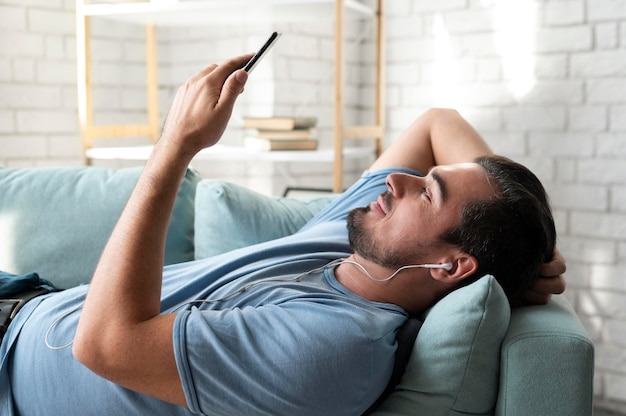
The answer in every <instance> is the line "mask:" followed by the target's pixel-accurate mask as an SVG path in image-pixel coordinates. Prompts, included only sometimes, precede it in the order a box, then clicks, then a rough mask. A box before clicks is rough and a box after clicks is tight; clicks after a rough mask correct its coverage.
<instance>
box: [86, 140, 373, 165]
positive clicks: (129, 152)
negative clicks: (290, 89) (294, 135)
mask: <svg viewBox="0 0 626 416" xmlns="http://www.w3.org/2000/svg"><path fill="white" fill-rule="evenodd" d="M152 148H153V146H134V147H133V146H129V147H94V148H91V149H87V150H86V156H87V157H88V158H90V159H92V160H96V159H97V160H148V157H149V156H150V153H151V152H152ZM372 154H373V152H372V149H371V148H370V147H346V148H344V149H343V157H344V158H345V159H361V158H366V157H371V156H372ZM334 157H335V152H334V151H333V150H332V149H327V150H325V149H320V150H297V151H295V150H294V151H267V152H262V151H258V150H252V149H246V148H244V147H234V146H225V145H219V144H218V145H215V146H213V147H210V148H207V149H203V150H201V151H200V152H199V153H198V154H197V155H196V157H195V158H194V160H214V161H259V162H298V163H306V162H332V161H333V160H334Z"/></svg>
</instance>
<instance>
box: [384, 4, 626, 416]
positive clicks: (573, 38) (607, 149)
mask: <svg viewBox="0 0 626 416" xmlns="http://www.w3.org/2000/svg"><path fill="white" fill-rule="evenodd" d="M504 4H513V3H512V2H507V1H505V0H490V1H486V0H484V1H468V2H464V1H458V2H455V1H447V2H424V1H418V0H407V1H403V2H400V4H399V5H398V7H397V10H396V9H395V8H391V9H389V16H388V27H390V28H394V29H393V30H392V31H391V33H390V34H389V37H388V43H389V55H388V68H389V72H388V92H387V94H388V97H389V98H388V101H387V104H388V109H387V112H388V122H389V125H388V131H389V133H390V134H389V138H388V139H389V141H392V140H393V137H394V136H396V135H397V133H398V132H399V131H401V129H402V127H403V125H402V123H405V124H406V121H407V120H408V119H410V118H413V117H415V116H417V115H418V114H419V112H420V111H421V110H422V109H423V108H424V107H428V106H429V105H433V104H437V101H436V100H437V98H438V97H437V96H436V88H435V82H436V79H435V78H434V77H433V76H431V68H433V67H436V65H437V63H436V62H435V60H436V59H437V54H436V53H435V51H434V50H433V45H434V44H436V42H437V39H436V36H435V35H434V33H435V32H434V30H433V22H435V21H437V20H440V21H441V22H443V26H444V28H445V31H446V32H447V34H448V36H449V40H448V45H450V50H449V51H448V53H447V59H448V61H446V63H447V64H448V65H449V66H451V67H454V68H463V71H464V74H458V73H453V72H451V73H450V74H451V75H450V77H451V78H450V79H449V80H448V84H447V85H451V86H452V88H450V89H449V90H448V91H447V95H446V96H445V99H444V101H443V104H447V105H452V106H455V105H456V106H459V107H460V108H459V109H460V111H461V113H462V114H464V115H465V116H466V117H467V118H468V119H469V120H470V121H471V122H473V124H475V125H476V126H477V128H478V129H479V131H481V132H482V133H483V135H484V136H485V138H486V139H487V140H488V142H489V143H490V144H491V145H492V147H493V148H494V149H495V150H496V151H497V152H501V153H504V154H506V155H508V156H511V157H513V158H515V159H517V160H519V161H521V162H522V163H525V164H526V165H527V166H529V167H530V168H531V169H533V170H534V171H535V172H536V173H537V174H538V175H539V176H540V178H541V179H542V180H543V182H544V183H545V185H546V187H547V188H548V190H549V192H550V195H551V199H552V202H553V206H554V209H555V218H556V222H557V226H558V229H559V246H560V248H561V250H562V252H563V254H564V256H565V257H566V259H567V260H568V266H569V268H568V273H567V279H568V282H569V287H568V291H567V294H568V297H569V298H570V299H571V300H572V302H573V304H574V306H575V308H576V310H577V312H578V314H579V316H580V317H581V320H582V322H583V323H584V324H585V326H586V327H587V328H588V330H589V333H590V335H591V336H592V337H593V339H594V342H595V343H596V346H597V351H596V354H597V363H596V380H595V387H596V393H595V394H596V403H597V405H598V406H600V407H604V408H607V409H611V410H614V411H619V412H621V413H623V414H626V339H625V338H624V335H623V334H624V332H626V284H625V283H624V282H626V195H625V194H626V189H625V183H626V134H625V130H626V102H625V101H626V98H625V97H626V22H625V20H626V1H623V0H622V1H620V0H585V1H583V0H547V1H533V0H529V1H524V2H521V1H518V2H515V5H516V7H518V8H519V10H521V11H523V10H524V9H525V6H529V7H530V9H531V10H532V15H531V16H527V15H523V14H520V13H518V14H517V15H515V16H516V17H515V19H517V20H518V21H508V22H507V21H497V20H498V19H506V16H507V13H506V12H504V11H503V10H502V9H499V8H500V7H502V6H503V5H504ZM411 21H414V22H415V25H416V27H419V28H420V31H419V32H411V31H408V29H405V30H402V29H399V28H395V26H396V25H399V26H401V25H407V24H410V22H411ZM519 21H525V22H528V23H529V24H530V23H531V22H534V23H533V27H531V28H528V27H527V26H521V27H520V26H519ZM510 25H515V27H516V30H517V31H518V32H521V33H522V34H523V35H524V36H526V38H528V37H534V42H533V43H532V48H530V50H526V49H520V48H519V47H518V48H515V45H516V44H518V43H517V42H519V40H518V39H514V38H513V39H509V40H506V39H504V38H503V36H504V35H505V34H506V33H507V29H506V28H507V27H508V26H510ZM507 42H508V43H509V48H507ZM522 45H523V43H522ZM510 48H512V49H514V50H515V51H516V52H517V54H518V55H520V54H521V52H523V53H525V54H526V56H525V61H523V62H520V63H519V65H527V64H528V63H529V62H531V63H532V68H531V69H532V72H531V75H532V78H531V80H532V85H531V88H530V89H529V90H528V91H526V92H525V93H524V94H521V95H519V96H516V95H515V94H513V91H511V90H509V89H508V87H509V84H508V81H511V76H510V74H508V73H507V66H506V65H505V64H506V62H505V59H507V58H508V56H507V55H506V54H505V53H506V52H507V51H508V50H509V49H510ZM406 49H409V52H407V53H403V50H406ZM415 49H418V50H415ZM407 55H408V57H407ZM512 57H513V58H514V57H515V54H513V55H512ZM403 71H405V72H406V74H403ZM403 75H404V76H403ZM407 107H409V108H411V109H413V111H407ZM409 113H412V114H409Z"/></svg>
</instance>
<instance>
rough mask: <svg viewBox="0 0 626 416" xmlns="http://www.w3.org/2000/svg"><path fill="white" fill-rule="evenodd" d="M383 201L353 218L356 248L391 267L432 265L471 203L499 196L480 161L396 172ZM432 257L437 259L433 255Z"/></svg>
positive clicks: (359, 210) (351, 233)
mask: <svg viewBox="0 0 626 416" xmlns="http://www.w3.org/2000/svg"><path fill="white" fill-rule="evenodd" d="M387 188H388V190H387V191H386V192H384V193H383V194H381V195H380V197H379V198H378V200H376V201H374V202H372V203H371V204H370V205H368V206H367V207H364V208H357V209H355V210H353V211H352V212H351V213H350V215H349V216H348V235H349V238H350V244H351V246H352V249H353V250H354V251H355V252H356V253H358V254H359V255H360V256H361V257H364V258H366V259H369V260H371V261H374V262H375V263H377V264H379V265H381V266H385V267H388V268H398V267H401V266H404V265H407V264H415V263H422V262H424V263H429V262H432V261H434V260H433V259H432V258H431V259H429V258H428V256H429V255H430V254H432V253H434V251H435V250H437V249H441V248H442V247H440V246H438V245H437V243H438V242H439V236H440V235H442V233H444V232H446V231H448V230H450V229H451V228H453V227H455V226H456V225H458V224H459V222H460V220H461V214H462V210H463V207H465V206H466V205H467V204H468V203H469V202H471V201H476V200H482V199H488V198H490V197H491V196H493V195H494V190H493V189H492V187H491V185H490V183H489V180H488V178H487V174H486V172H485V170H484V169H483V168H482V167H481V166H480V165H478V164H475V163H462V164H455V165H446V166H437V167H435V168H433V169H432V170H431V171H430V172H429V173H428V175H427V176H425V177H418V176H413V175H407V174H403V173H392V174H390V175H389V176H388V177H387ZM431 257H432V256H431Z"/></svg>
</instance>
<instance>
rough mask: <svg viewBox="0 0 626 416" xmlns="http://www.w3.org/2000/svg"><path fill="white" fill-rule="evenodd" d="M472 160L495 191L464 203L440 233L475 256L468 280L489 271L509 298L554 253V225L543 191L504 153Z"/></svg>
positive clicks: (514, 294)
mask: <svg viewBox="0 0 626 416" xmlns="http://www.w3.org/2000/svg"><path fill="white" fill-rule="evenodd" d="M474 162H476V163H478V164H479V165H480V166H482V167H483V168H484V169H485V171H486V172H487V176H488V178H489V181H490V183H491V186H492V187H493V188H494V191H495V194H496V196H495V198H492V199H489V200H481V201H475V202H472V203H470V204H468V205H467V206H466V207H465V208H464V210H463V214H462V219H461V222H460V224H459V225H458V226H457V227H456V228H454V229H451V230H449V231H447V232H446V233H444V234H443V235H442V237H441V238H442V240H443V242H445V243H449V244H453V245H455V246H457V247H460V248H461V249H462V250H463V251H465V252H466V253H468V254H470V255H472V256H474V257H476V259H477V260H478V270H477V271H476V273H475V274H474V279H469V281H468V282H471V281H473V280H475V279H477V278H479V277H480V276H483V275H485V274H491V275H493V276H494V277H495V278H496V279H497V280H498V282H499V283H500V285H501V286H502V288H503V289H504V292H505V293H506V295H507V298H508V299H509V302H513V301H515V300H516V299H518V298H519V296H520V295H521V293H522V291H523V290H524V289H526V288H528V287H529V286H530V285H531V284H532V282H533V281H534V280H535V279H536V278H537V277H538V275H539V267H540V266H541V264H543V263H545V262H548V261H550V259H551V258H552V255H553V252H554V248H555V244H556V229H555V226H554V219H553V218H552V212H551V210H550V204H549V202H548V196H547V194H546V191H545V189H544V187H543V185H542V184H541V182H540V181H539V179H538V178H537V177H536V176H535V175H534V174H533V173H532V172H531V171H530V170H528V169H527V168H526V167H524V166H522V165H521V164H519V163H516V162H514V161H512V160H510V159H508V158H506V157H502V156H484V157H479V158H477V159H476V160H474Z"/></svg>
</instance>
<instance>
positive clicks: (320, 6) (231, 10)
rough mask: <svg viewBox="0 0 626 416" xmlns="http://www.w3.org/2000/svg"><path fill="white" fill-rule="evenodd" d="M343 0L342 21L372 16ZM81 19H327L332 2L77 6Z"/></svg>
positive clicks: (230, 0)
mask: <svg viewBox="0 0 626 416" xmlns="http://www.w3.org/2000/svg"><path fill="white" fill-rule="evenodd" d="M344 1H345V11H346V13H345V18H347V19H363V18H371V17H375V16H376V10H375V9H374V8H372V7H371V6H369V5H367V4H365V3H362V2H360V1H357V0H344ZM77 13H78V14H79V15H83V16H100V17H105V18H109V19H113V20H117V21H124V22H129V23H135V24H154V25H163V26H189V25H207V24H211V25H215V24H220V23H222V24H223V23H233V22H237V23H254V22H272V23H277V22H298V21H311V20H319V19H329V18H332V17H333V16H334V15H335V0H256V1H254V3H253V5H251V2H250V0H186V1H185V0H181V1H178V2H167V1H161V2H149V1H142V2H130V3H92V4H85V5H78V6H77Z"/></svg>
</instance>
